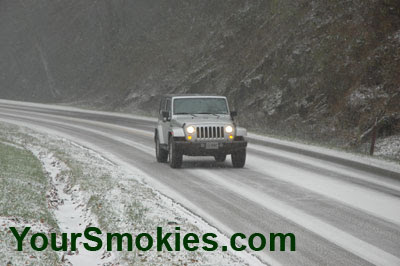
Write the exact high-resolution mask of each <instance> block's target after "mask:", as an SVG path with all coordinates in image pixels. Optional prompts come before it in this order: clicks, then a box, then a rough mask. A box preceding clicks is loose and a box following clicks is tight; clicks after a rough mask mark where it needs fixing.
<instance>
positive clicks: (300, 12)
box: [0, 0, 400, 146]
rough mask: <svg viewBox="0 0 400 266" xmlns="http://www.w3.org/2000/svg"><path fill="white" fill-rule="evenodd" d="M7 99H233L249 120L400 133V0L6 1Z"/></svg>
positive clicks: (107, 102) (128, 107)
mask: <svg viewBox="0 0 400 266" xmlns="http://www.w3.org/2000/svg"><path fill="white" fill-rule="evenodd" d="M0 22H1V25H2V27H1V28H0V36H1V37H0V38H1V43H2V46H1V55H0V57H1V59H0V69H1V77H0V97H3V98H4V97H6V98H13V99H22V100H31V101H32V100H33V101H62V102H74V103H75V104H82V103H85V104H90V105H93V106H96V107H98V108H102V109H112V110H120V111H121V110H122V111H127V112H131V111H135V112H138V111H141V112H143V111H145V112H149V111H150V112H154V111H155V108H156V106H157V101H158V97H159V95H161V94H164V93H213V94H222V95H226V96H228V97H229V98H230V100H231V104H232V105H233V106H234V107H235V109H237V110H238V111H239V120H240V122H241V124H242V125H245V126H248V127H250V128H252V129H255V130H262V131H264V132H268V133H272V134H278V135H284V136H290V137H297V138H300V139H305V140H311V141H318V142H325V143H331V144H334V145H341V146H352V145H353V146H354V145H356V146H357V145H359V143H360V142H362V141H365V140H366V139H368V132H369V129H370V128H371V127H372V125H373V124H374V123H375V121H376V120H378V124H379V126H380V130H379V136H380V137H384V136H393V135H396V134H399V133H400V2H399V1H398V0H354V1H347V0H346V1H345V0H333V1H332V0H331V1H328V0H318V1H317V0H313V1H306V0H301V1H289V0H283V1H277V0H269V1H256V0H254V1H239V0H227V1H200V0H199V1H183V0H174V1H172V0H170V1H144V0H137V1H123V0H118V1H68V2H66V1H35V2H32V1H6V2H1V3H0Z"/></svg>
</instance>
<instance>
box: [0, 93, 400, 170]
mask: <svg viewBox="0 0 400 266" xmlns="http://www.w3.org/2000/svg"><path fill="white" fill-rule="evenodd" d="M0 103H4V104H17V105H21V106H29V107H37V108H47V109H54V110H65V111H72V112H86V113H91V114H99V115H112V116H117V117H125V118H134V119H140V120H145V121H151V122H156V121H157V118H154V117H147V116H139V115H133V114H124V113H116V112H105V111H94V110H86V109H82V108H77V107H70V106H61V105H50V104H40V103H29V102H19V101H12V100H3V99H0ZM248 136H249V137H250V138H253V139H256V140H261V141H266V142H271V143H277V144H281V145H286V146H291V147H296V148H300V149H303V150H309V151H314V152H319V153H322V154H327V155H331V156H335V157H339V158H345V159H348V160H352V161H355V162H360V163H364V164H366V165H371V166H376V167H381V168H384V169H388V170H392V171H397V172H400V164H396V163H393V162H391V161H385V160H382V159H381V158H373V157H370V156H367V155H362V154H356V153H349V152H345V151H341V150H335V149H330V148H325V147H320V146H317V145H310V144H304V143H300V142H296V141H289V140H282V139H277V138H273V137H269V136H263V135H259V134H254V133H249V134H248ZM393 138H394V140H393ZM398 139H399V137H398V136H392V137H388V138H385V139H383V140H381V139H378V140H377V144H376V145H377V150H376V153H375V155H383V157H388V156H391V155H392V154H394V155H395V157H391V158H398V159H399V160H400V155H399V154H400V144H399V143H400V141H399V140H398ZM392 140H393V143H392V142H391V141H392ZM396 154H397V155H396Z"/></svg>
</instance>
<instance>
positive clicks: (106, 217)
mask: <svg viewBox="0 0 400 266" xmlns="http://www.w3.org/2000/svg"><path fill="white" fill-rule="evenodd" d="M0 127H1V128H2V129H5V130H2V131H1V132H0V138H2V139H6V140H7V141H9V142H12V143H15V144H17V145H18V146H21V147H24V148H27V149H29V150H30V151H32V153H33V154H34V155H35V156H36V157H37V158H38V159H39V160H40V161H41V163H42V166H43V169H44V170H45V171H46V172H47V176H48V178H49V181H50V186H49V189H48V191H47V201H48V208H49V210H51V211H52V213H53V215H54V218H55V220H56V222H57V225H58V227H59V230H60V231H61V232H66V233H71V232H76V233H78V232H83V231H84V229H85V228H86V227H88V226H95V227H98V228H100V229H101V230H102V232H104V233H106V232H110V233H130V234H133V235H137V234H139V233H144V232H145V233H149V234H150V235H155V234H156V228H157V227H162V228H163V230H164V231H166V232H174V231H175V228H176V227H179V228H180V232H181V234H182V235H183V234H185V233H189V232H190V233H195V234H197V235H202V234H204V233H208V232H213V233H216V234H218V238H219V239H224V238H226V237H224V236H223V235H221V234H220V233H219V232H218V231H217V230H216V229H215V228H212V227H210V226H209V225H208V224H206V223H205V222H204V221H203V220H202V219H201V218H199V217H196V216H195V215H193V214H191V213H190V212H188V211H187V210H186V209H184V208H183V207H182V206H180V205H178V204H176V203H175V202H173V201H172V200H171V199H169V198H166V197H165V196H163V195H162V194H160V193H158V192H157V191H155V190H154V189H152V188H151V187H149V186H148V185H146V184H144V183H141V182H140V177H138V176H135V175H136V174H138V173H135V171H132V169H130V170H129V171H127V169H126V168H121V167H120V166H119V165H117V164H114V163H113V162H111V161H109V160H108V159H107V158H104V157H103V156H102V155H100V154H98V153H96V152H94V151H93V150H90V149H88V148H86V147H83V146H81V145H78V144H76V143H74V142H71V141H69V140H66V139H63V138H59V137H53V136H48V135H44V134H39V133H37V132H33V131H31V130H28V129H24V128H17V127H14V126H9V125H8V124H0ZM43 232H45V233H46V232H48V231H47V230H46V229H43ZM104 235H105V234H104ZM154 239H155V238H154ZM171 241H173V238H171ZM222 241H224V240H222ZM104 243H105V242H104ZM81 244H82V243H78V251H77V252H69V251H68V252H62V254H59V257H60V260H63V261H64V263H66V264H70V263H71V264H72V265H132V264H143V265H148V264H153V265H154V264H157V265H166V264H167V265H171V264H177V265H184V264H190V265H193V264H194V265H204V264H211V265H216V264H217V265H243V264H246V261H244V260H243V256H241V257H237V256H235V255H234V254H232V253H231V252H222V251H214V252H205V251H203V250H200V249H199V250H197V251H194V252H189V251H186V250H181V251H179V252H177V251H173V252H168V251H165V250H163V251H160V252H157V251H156V250H153V249H151V250H149V251H147V252H143V251H138V250H137V249H135V248H134V249H133V251H126V243H125V242H124V249H123V251H118V252H117V251H115V250H116V248H115V247H116V243H115V241H114V243H113V247H114V248H113V251H112V252H108V251H106V250H105V247H104V246H103V249H102V250H100V251H98V252H89V251H86V250H85V249H83V248H81V247H80V245H81ZM247 262H248V261H247Z"/></svg>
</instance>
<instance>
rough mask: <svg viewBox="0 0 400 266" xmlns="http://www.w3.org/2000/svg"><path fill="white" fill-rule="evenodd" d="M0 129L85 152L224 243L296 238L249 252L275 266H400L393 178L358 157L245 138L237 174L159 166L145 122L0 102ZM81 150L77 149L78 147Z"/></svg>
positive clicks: (206, 164)
mask: <svg viewBox="0 0 400 266" xmlns="http://www.w3.org/2000/svg"><path fill="white" fill-rule="evenodd" d="M0 121H5V122H13V123H16V124H19V125H25V126H27V127H32V128H36V129H37V128H41V129H42V130H43V129H48V130H49V132H52V133H57V132H58V133H59V134H60V135H61V134H62V135H63V136H67V137H70V138H71V139H73V140H74V141H79V142H82V143H84V144H91V147H92V148H94V149H96V150H97V151H99V152H102V153H103V154H104V156H105V157H113V158H118V159H119V160H120V161H121V162H124V163H125V164H129V165H133V166H135V167H136V168H138V169H140V170H141V171H143V172H144V173H145V174H146V178H145V179H146V180H145V181H146V182H148V183H149V184H150V185H152V186H154V187H155V188H156V189H158V190H160V191H161V192H162V193H164V194H165V195H167V196H168V197H170V198H172V199H174V200H175V201H176V202H178V203H180V204H182V205H183V206H185V207H186V208H188V209H189V210H191V211H192V212H193V213H195V214H197V215H199V216H201V217H202V218H203V219H204V220H206V221H207V222H209V223H210V224H211V225H213V226H215V227H216V228H218V229H219V230H220V231H221V232H223V233H225V234H226V235H228V236H229V235H231V234H232V233H234V232H242V233H245V234H247V235H250V234H252V233H255V232H259V233H263V234H266V235H268V234H269V233H270V232H283V233H288V232H291V233H294V234H295V236H296V251H295V252H288V251H285V252H280V251H275V252H270V251H265V252H255V253H254V254H255V255H256V256H257V257H258V258H259V259H260V260H261V261H262V262H264V263H266V264H273V265H374V264H375V265H400V171H399V167H396V165H393V167H390V164H387V165H389V166H388V167H382V165H374V164H370V163H368V164H367V163H364V162H363V160H362V158H361V159H357V160H352V157H354V156H350V155H349V156H348V157H347V156H340V153H339V155H335V153H325V152H323V151H319V150H318V149H317V150H315V149H311V148H310V149H307V148H304V147H298V146H296V145H294V146H291V145H284V144H280V143H279V142H270V141H268V140H265V139H263V138H257V137H256V136H252V137H251V138H250V144H249V146H248V153H247V154H248V156H247V162H246V165H245V168H244V169H234V168H232V166H231V162H230V160H229V159H230V158H229V157H228V158H227V161H226V162H225V163H216V162H215V161H214V159H213V158H211V157H209V158H208V157H201V158H198V157H197V158H196V157H184V163H183V168H182V169H171V168H170V167H169V166H168V165H167V164H160V163H157V162H156V160H155V156H154V142H153V132H154V126H155V122H154V120H152V119H142V118H139V117H134V116H128V115H119V114H113V113H103V112H90V111H84V110H78V109H73V108H62V107H58V108H57V107H52V106H45V105H35V104H24V103H17V102H10V101H0ZM82 143H81V144H82Z"/></svg>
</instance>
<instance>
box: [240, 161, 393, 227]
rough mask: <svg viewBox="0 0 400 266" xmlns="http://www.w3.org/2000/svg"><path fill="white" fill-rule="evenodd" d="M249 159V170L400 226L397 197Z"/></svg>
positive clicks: (278, 164)
mask: <svg viewBox="0 0 400 266" xmlns="http://www.w3.org/2000/svg"><path fill="white" fill-rule="evenodd" d="M248 159H249V160H248V163H247V165H248V167H249V168H252V169H255V170H256V171H257V172H259V173H263V174H265V175H268V176H271V177H273V178H276V179H279V180H283V181H285V182H289V183H291V184H294V185H296V186H299V187H302V188H305V189H307V190H310V191H313V192H315V193H317V194H320V195H324V196H326V197H328V198H331V199H334V200H336V201H338V202H341V203H344V204H346V205H348V206H351V207H353V208H356V209H359V210H362V211H365V212H367V213H369V214H372V215H374V216H376V217H379V218H381V219H384V220H386V221H389V222H392V223H395V224H397V225H400V199H399V198H398V197H395V196H392V195H387V194H385V193H383V192H380V191H376V190H373V189H370V188H364V187H361V186H358V185H355V184H352V183H348V182H345V181H342V180H338V179H334V178H330V177H327V176H324V175H323V174H316V173H314V172H311V171H307V170H303V169H299V168H296V167H293V166H290V165H288V164H284V163H279V162H271V161H268V160H265V159H262V158H261V157H259V156H254V155H249V156H248Z"/></svg>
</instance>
